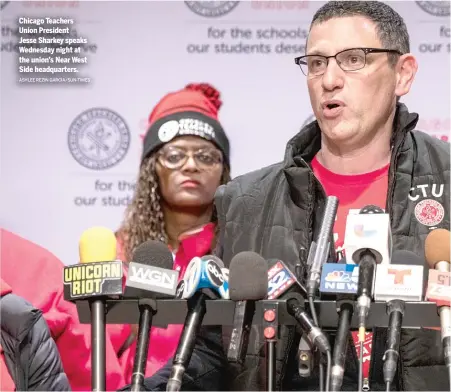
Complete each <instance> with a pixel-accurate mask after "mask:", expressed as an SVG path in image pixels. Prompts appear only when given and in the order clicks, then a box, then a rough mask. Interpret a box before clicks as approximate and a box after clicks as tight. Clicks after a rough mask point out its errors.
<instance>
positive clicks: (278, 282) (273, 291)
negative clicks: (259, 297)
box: [268, 260, 307, 299]
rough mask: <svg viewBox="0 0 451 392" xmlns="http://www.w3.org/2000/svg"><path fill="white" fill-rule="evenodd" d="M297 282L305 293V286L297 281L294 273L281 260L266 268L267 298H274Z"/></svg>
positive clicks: (304, 293) (305, 293)
mask: <svg viewBox="0 0 451 392" xmlns="http://www.w3.org/2000/svg"><path fill="white" fill-rule="evenodd" d="M295 283H296V284H297V285H298V286H299V288H300V289H301V291H302V294H303V295H305V296H306V295H307V292H306V290H305V288H304V287H303V286H302V285H301V284H300V283H299V282H298V280H297V279H296V277H295V276H294V274H293V273H292V272H291V271H290V270H289V269H288V268H287V267H286V265H285V264H284V263H283V262H282V261H280V260H279V261H277V262H276V263H275V264H274V265H273V266H272V267H271V268H270V269H269V270H268V299H276V298H278V297H280V296H281V295H282V294H283V293H284V292H286V291H287V290H288V289H289V288H290V287H291V286H293V285H294V284H295Z"/></svg>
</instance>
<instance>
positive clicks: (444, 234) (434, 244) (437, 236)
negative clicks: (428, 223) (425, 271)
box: [424, 229, 451, 268]
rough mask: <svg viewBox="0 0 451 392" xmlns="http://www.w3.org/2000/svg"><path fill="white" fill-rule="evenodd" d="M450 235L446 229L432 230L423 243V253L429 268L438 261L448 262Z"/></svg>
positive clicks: (433, 266)
mask: <svg viewBox="0 0 451 392" xmlns="http://www.w3.org/2000/svg"><path fill="white" fill-rule="evenodd" d="M450 237H451V233H450V231H449V230H446V229H435V230H432V231H431V232H430V233H429V234H428V236H427V237H426V241H425V243H424V253H425V256H426V261H427V263H428V264H429V267H430V268H435V265H436V264H437V263H438V262H440V261H447V262H448V263H449V262H450V258H451V257H450V241H451V238H450Z"/></svg>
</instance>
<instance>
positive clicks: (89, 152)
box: [68, 108, 130, 170]
mask: <svg viewBox="0 0 451 392" xmlns="http://www.w3.org/2000/svg"><path fill="white" fill-rule="evenodd" d="M68 144H69V151H70V152H71V154H72V156H73V157H74V159H75V160H76V161H77V162H78V163H79V164H80V165H82V166H84V167H86V168H88V169H92V170H105V169H109V168H111V167H113V166H116V165H117V164H118V163H119V162H120V161H122V159H123V158H124V157H125V155H126V154H127V151H128V148H129V147H130V131H129V128H128V125H127V124H126V122H125V120H124V119H123V118H122V117H121V116H120V115H119V114H117V113H116V112H113V111H112V110H110V109H105V108H92V109H88V110H85V111H84V112H83V113H81V114H79V115H78V116H77V117H76V118H75V120H74V121H72V124H71V125H70V127H69V134H68Z"/></svg>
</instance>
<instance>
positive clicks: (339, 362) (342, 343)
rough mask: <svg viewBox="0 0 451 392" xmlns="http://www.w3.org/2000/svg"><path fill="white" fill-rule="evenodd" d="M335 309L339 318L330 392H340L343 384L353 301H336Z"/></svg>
mask: <svg viewBox="0 0 451 392" xmlns="http://www.w3.org/2000/svg"><path fill="white" fill-rule="evenodd" d="M337 309H338V311H339V314H340V316H339V319H338V330H337V336H336V339H335V346H334V352H333V356H332V360H333V362H332V371H331V379H330V388H331V391H332V392H338V391H340V390H341V385H342V384H343V375H344V366H345V361H346V352H347V350H348V340H349V330H350V325H351V320H352V315H353V313H354V301H353V300H351V299H341V300H337Z"/></svg>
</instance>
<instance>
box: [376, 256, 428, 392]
mask: <svg viewBox="0 0 451 392" xmlns="http://www.w3.org/2000/svg"><path fill="white" fill-rule="evenodd" d="M423 282H424V261H423V260H422V259H421V258H420V257H418V256H417V255H416V254H415V253H412V252H409V251H405V250H401V251H395V252H393V257H392V263H391V264H390V265H387V264H385V265H384V264H380V265H378V266H377V268H376V283H375V287H374V299H375V300H376V301H387V314H388V316H389V319H388V333H387V348H386V350H385V353H384V356H383V357H382V360H383V361H384V366H383V373H384V381H385V383H386V385H387V391H389V390H390V386H391V383H392V382H393V379H394V378H395V374H396V369H397V365H398V359H399V344H400V339H401V327H402V320H403V317H404V311H405V302H404V301H421V300H422V297H423Z"/></svg>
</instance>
